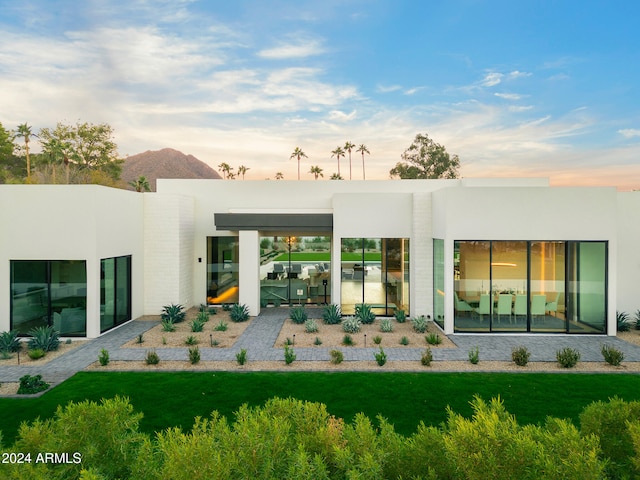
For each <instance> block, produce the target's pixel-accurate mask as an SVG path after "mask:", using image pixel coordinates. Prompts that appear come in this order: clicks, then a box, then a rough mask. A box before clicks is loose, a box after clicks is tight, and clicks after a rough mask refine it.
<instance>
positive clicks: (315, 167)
mask: <svg viewBox="0 0 640 480" xmlns="http://www.w3.org/2000/svg"><path fill="white" fill-rule="evenodd" d="M309 173H310V174H312V175H313V176H314V178H315V179H316V180H317V179H318V177H324V175H323V174H322V169H321V168H320V167H319V166H318V165H313V166H312V167H311V170H309Z"/></svg>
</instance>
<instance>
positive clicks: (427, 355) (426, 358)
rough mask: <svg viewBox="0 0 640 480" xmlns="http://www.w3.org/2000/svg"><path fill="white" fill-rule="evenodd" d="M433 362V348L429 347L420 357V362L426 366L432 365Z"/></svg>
mask: <svg viewBox="0 0 640 480" xmlns="http://www.w3.org/2000/svg"><path fill="white" fill-rule="evenodd" d="M431 362H433V353H432V352H431V348H429V347H427V349H426V350H425V351H424V353H423V354H422V357H420V363H422V365H424V366H425V367H428V366H430V365H431Z"/></svg>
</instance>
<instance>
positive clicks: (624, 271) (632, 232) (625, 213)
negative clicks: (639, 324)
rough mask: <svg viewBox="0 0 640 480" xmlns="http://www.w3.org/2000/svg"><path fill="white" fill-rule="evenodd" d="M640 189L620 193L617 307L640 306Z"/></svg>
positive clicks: (630, 310)
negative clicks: (638, 190) (639, 190)
mask: <svg viewBox="0 0 640 480" xmlns="http://www.w3.org/2000/svg"><path fill="white" fill-rule="evenodd" d="M639 214H640V192H625V193H619V194H618V229H617V237H618V242H617V244H618V255H617V258H615V259H612V260H616V263H617V266H618V276H617V309H618V310H619V311H621V312H627V313H628V314H630V315H631V316H632V317H633V315H634V313H635V312H636V310H639V309H640V218H639Z"/></svg>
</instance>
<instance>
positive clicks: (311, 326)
mask: <svg viewBox="0 0 640 480" xmlns="http://www.w3.org/2000/svg"><path fill="white" fill-rule="evenodd" d="M304 331H305V332H307V333H316V332H317V331H318V323H317V322H316V321H315V320H314V319H313V318H310V319H309V320H307V321H306V322H304Z"/></svg>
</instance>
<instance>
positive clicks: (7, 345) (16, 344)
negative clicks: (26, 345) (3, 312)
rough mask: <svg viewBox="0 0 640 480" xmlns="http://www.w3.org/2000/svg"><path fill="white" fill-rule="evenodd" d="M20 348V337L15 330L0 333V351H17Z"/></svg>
mask: <svg viewBox="0 0 640 480" xmlns="http://www.w3.org/2000/svg"><path fill="white" fill-rule="evenodd" d="M18 350H20V339H19V338H18V331H17V330H10V331H8V332H2V333H0V352H17V351H18Z"/></svg>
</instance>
